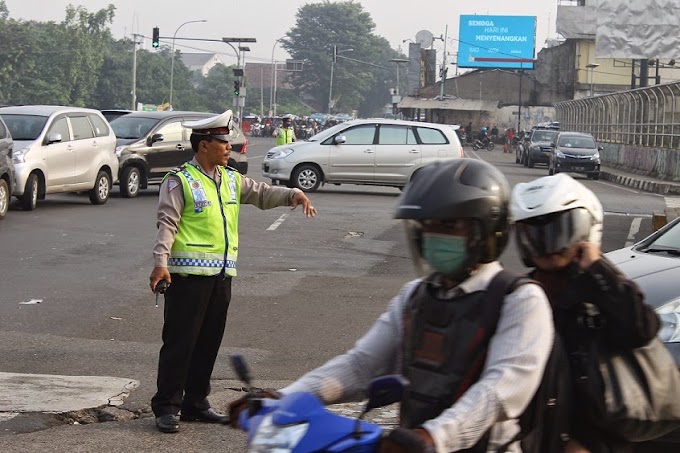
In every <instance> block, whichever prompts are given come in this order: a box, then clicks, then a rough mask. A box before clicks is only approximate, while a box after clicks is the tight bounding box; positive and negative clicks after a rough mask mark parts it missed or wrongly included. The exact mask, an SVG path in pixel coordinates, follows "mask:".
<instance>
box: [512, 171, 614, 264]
mask: <svg viewBox="0 0 680 453" xmlns="http://www.w3.org/2000/svg"><path fill="white" fill-rule="evenodd" d="M510 214H511V216H512V222H513V223H514V224H515V233H516V238H517V243H518V245H519V249H520V253H521V255H522V259H523V260H524V263H525V264H526V265H527V266H532V265H533V260H532V259H531V257H532V256H543V255H547V254H551V253H558V252H559V251H560V250H562V249H565V248H567V247H569V246H571V245H573V244H576V243H577V242H580V241H588V242H594V243H596V244H600V242H601V241H602V221H603V218H604V214H603V211H602V204H601V203H600V200H599V199H598V198H597V196H595V194H594V193H593V192H592V191H591V190H590V189H588V188H587V187H586V186H584V185H583V184H581V183H580V182H578V181H576V180H575V179H573V178H572V177H571V176H569V175H567V174H564V173H559V174H557V175H555V176H545V177H543V178H538V179H536V180H534V181H531V182H528V183H520V184H517V185H516V186H515V187H514V188H513V190H512V197H511V201H510Z"/></svg>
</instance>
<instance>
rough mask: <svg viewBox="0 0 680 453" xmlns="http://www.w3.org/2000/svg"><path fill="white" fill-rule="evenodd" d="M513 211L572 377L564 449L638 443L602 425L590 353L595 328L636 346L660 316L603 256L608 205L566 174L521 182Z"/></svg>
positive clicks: (611, 340)
mask: <svg viewBox="0 0 680 453" xmlns="http://www.w3.org/2000/svg"><path fill="white" fill-rule="evenodd" d="M511 214H512V218H513V221H514V222H515V224H514V231H515V234H516V239H517V244H518V246H519V250H520V255H521V257H522V260H523V261H524V264H525V265H527V266H528V267H531V268H533V270H532V271H531V272H530V274H529V276H530V277H531V278H532V279H535V280H536V281H538V282H540V283H541V284H542V285H543V287H544V288H545V291H546V293H547V295H548V298H549V300H550V305H551V307H552V310H553V318H554V322H555V331H556V334H557V336H558V337H559V338H561V339H562V341H563V344H564V347H565V349H566V355H565V362H564V363H563V364H562V369H563V370H564V372H563V373H562V374H563V375H564V374H566V375H568V376H569V377H570V382H571V386H572V389H571V393H572V394H573V397H572V401H573V402H572V407H571V408H570V409H569V410H570V412H571V413H570V417H569V423H568V430H569V433H568V436H566V438H567V439H570V440H569V441H568V443H567V444H566V449H565V451H567V452H569V453H585V452H592V453H609V452H617V453H618V452H629V451H632V446H631V444H629V443H626V442H624V441H622V440H621V439H618V438H615V437H614V436H612V435H611V434H609V433H606V432H604V431H603V430H602V429H599V428H597V427H596V425H597V424H598V421H597V420H593V419H592V417H591V413H592V410H591V409H589V407H588V405H587V402H588V401H589V398H588V396H587V395H586V393H585V391H586V389H587V388H588V387H586V385H587V381H586V380H584V379H583V378H582V376H586V375H587V374H586V370H585V369H584V366H586V365H585V363H584V361H583V359H584V358H585V357H587V356H588V351H591V350H592V349H591V344H592V343H590V342H589V338H594V337H595V334H594V332H597V338H599V339H600V341H603V342H604V343H606V347H607V350H612V351H621V350H625V349H634V348H638V347H641V346H644V345H646V344H648V343H649V342H650V341H651V340H652V339H653V338H654V337H655V336H656V335H657V332H658V330H659V319H658V317H657V315H656V314H655V313H654V310H653V309H652V308H651V307H650V306H649V305H647V304H645V303H644V297H643V295H642V293H641V291H640V290H639V288H638V287H637V285H636V284H635V283H634V282H632V281H631V280H629V279H628V278H626V277H625V276H624V275H622V273H621V272H620V271H619V270H618V269H617V268H616V267H615V266H614V265H613V264H612V263H611V262H609V261H608V260H607V259H606V258H605V257H603V256H602V251H601V246H600V243H601V238H602V222H603V210H602V204H601V203H600V201H599V200H598V198H597V196H596V195H595V194H594V193H593V192H592V191H590V190H589V189H588V188H587V187H586V186H585V185H583V184H581V183H580V182H578V181H576V180H574V179H573V178H571V177H570V176H569V175H567V174H564V173H560V174H558V175H555V176H546V177H542V178H538V179H536V180H534V181H532V182H529V183H521V184H517V185H516V186H515V187H514V189H513V193H512V204H511Z"/></svg>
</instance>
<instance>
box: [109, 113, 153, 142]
mask: <svg viewBox="0 0 680 453" xmlns="http://www.w3.org/2000/svg"><path fill="white" fill-rule="evenodd" d="M156 124H158V119H156V118H144V117H139V116H137V117H131V116H130V115H125V116H121V117H118V118H116V119H115V120H113V121H111V128H113V132H114V133H115V134H116V138H122V139H138V138H142V137H146V136H147V134H148V133H149V131H150V130H151V129H152V128H153V127H154V126H155V125H156Z"/></svg>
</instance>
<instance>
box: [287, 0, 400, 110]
mask: <svg viewBox="0 0 680 453" xmlns="http://www.w3.org/2000/svg"><path fill="white" fill-rule="evenodd" d="M374 29H375V23H374V22H373V20H372V19H371V16H370V14H369V13H368V12H366V11H364V9H363V7H362V6H361V4H359V3H355V2H353V1H341V2H330V1H328V0H325V1H324V2H321V3H313V4H307V5H304V6H302V7H300V9H299V10H298V12H297V16H296V24H295V26H294V27H293V28H292V29H291V30H290V31H289V32H288V33H287V34H286V38H285V39H284V40H282V44H281V45H282V46H283V48H285V49H286V50H287V51H288V53H289V54H290V55H291V57H292V58H293V59H295V60H303V61H304V62H305V65H304V70H303V71H302V72H299V73H293V74H292V75H291V81H292V83H293V85H294V86H295V87H296V89H297V91H298V92H299V93H300V94H301V95H303V96H304V97H309V98H311V99H313V100H314V107H315V108H316V109H317V110H318V111H326V109H327V107H328V106H327V104H328V95H329V90H330V72H331V61H332V57H333V46H337V48H338V49H339V50H341V51H342V50H347V49H353V50H352V52H344V53H340V54H339V55H340V57H338V59H337V62H336V63H335V65H334V74H333V101H334V102H335V108H334V111H336V112H339V111H345V112H350V111H351V110H354V109H359V113H360V114H361V115H362V116H370V115H373V114H375V112H376V110H379V108H380V107H379V106H382V105H384V104H385V103H387V102H388V101H389V92H388V90H387V89H384V92H381V90H382V87H380V86H381V85H384V83H385V80H388V81H390V82H391V80H392V79H393V78H394V77H393V75H392V73H391V72H390V71H389V63H388V62H387V61H388V60H389V58H393V57H394V56H395V55H396V52H395V51H393V50H392V49H391V48H390V46H389V44H388V43H387V41H386V40H385V39H383V38H380V37H378V36H376V35H375V34H374V33H373V31H374ZM376 85H378V88H376Z"/></svg>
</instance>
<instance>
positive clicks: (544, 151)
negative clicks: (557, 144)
mask: <svg viewBox="0 0 680 453" xmlns="http://www.w3.org/2000/svg"><path fill="white" fill-rule="evenodd" d="M558 133H559V131H555V130H549V129H534V130H533V132H532V133H531V137H530V138H529V140H528V141H525V142H524V146H523V147H522V156H521V162H522V164H523V165H524V166H525V167H529V168H534V164H546V165H547V164H549V163H550V151H551V145H552V143H553V142H554V141H555V138H556V137H557V134H558Z"/></svg>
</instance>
